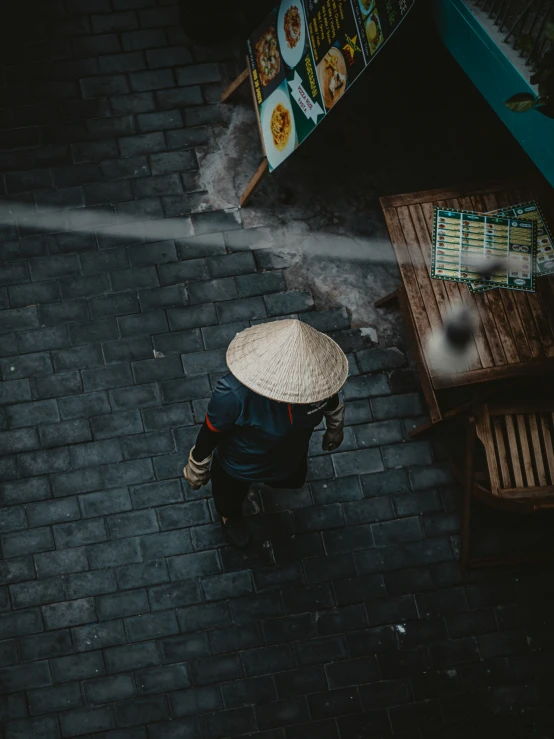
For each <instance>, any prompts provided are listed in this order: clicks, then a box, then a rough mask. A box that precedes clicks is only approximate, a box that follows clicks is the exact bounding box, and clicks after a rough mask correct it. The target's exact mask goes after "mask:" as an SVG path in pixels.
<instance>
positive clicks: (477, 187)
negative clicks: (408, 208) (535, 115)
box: [380, 180, 542, 208]
mask: <svg viewBox="0 0 554 739" xmlns="http://www.w3.org/2000/svg"><path fill="white" fill-rule="evenodd" d="M525 184H526V183H523V184H522V182H521V180H517V181H514V182H505V181H504V182H496V181H495V182H488V183H484V184H474V185H457V186H455V187H446V188H442V189H439V190H421V191H420V192H409V193H404V194H401V195H385V196H384V197H382V198H381V199H380V202H381V206H382V207H383V208H397V207H399V206H401V205H414V204H415V203H432V202H434V201H435V200H447V199H448V198H460V197H465V196H466V195H469V196H471V195H474V194H482V193H489V192H497V191H499V190H513V189H516V188H522V187H524V186H525ZM541 185H542V183H541V181H540V180H537V181H536V182H531V183H527V186H528V187H529V188H530V189H531V191H533V192H534V190H535V189H536V188H537V187H539V186H541Z"/></svg>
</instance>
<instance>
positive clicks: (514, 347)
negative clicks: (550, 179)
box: [381, 183, 554, 389]
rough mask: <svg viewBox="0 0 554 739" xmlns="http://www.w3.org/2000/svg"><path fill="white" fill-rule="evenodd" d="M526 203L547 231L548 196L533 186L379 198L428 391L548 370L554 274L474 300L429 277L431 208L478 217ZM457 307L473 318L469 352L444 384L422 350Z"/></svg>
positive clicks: (552, 219)
mask: <svg viewBox="0 0 554 739" xmlns="http://www.w3.org/2000/svg"><path fill="white" fill-rule="evenodd" d="M526 200H537V201H538V202H539V204H540V205H541V207H542V209H543V211H544V215H545V218H546V220H547V221H548V222H549V223H550V224H551V226H552V227H554V215H551V214H554V196H553V195H552V192H551V191H550V192H549V191H547V190H544V189H541V187H540V186H538V185H537V186H533V185H531V186H521V185H519V186H516V185H515V184H513V185H511V184H508V185H507V184H506V183H502V184H492V185H487V186H483V187H480V188H475V187H473V188H467V189H464V188H451V189H445V190H428V191H426V192H419V193H409V194H406V195H393V196H388V197H384V198H381V206H382V208H383V212H384V215H385V219H386V222H387V226H388V230H389V234H390V238H391V241H392V245H393V247H394V251H395V254H396V258H397V260H398V265H399V268H400V274H401V277H402V283H403V287H404V289H405V293H406V298H407V302H408V304H409V308H410V311H411V317H412V322H413V325H414V329H415V333H416V339H417V342H418V348H419V351H420V353H421V355H422V358H423V360H424V362H425V364H426V367H427V372H428V376H429V378H430V381H431V384H432V386H433V387H434V388H435V389H440V388H446V387H453V386H456V385H470V384H473V383H476V382H485V381H487V380H490V379H500V378H502V377H513V376H517V375H520V374H526V373H528V372H529V373H532V372H540V371H548V370H549V369H553V370H554V276H548V277H546V276H545V277H538V278H537V283H536V292H535V293H525V292H519V291H513V290H503V289H495V290H491V291H489V292H485V293H481V294H477V295H474V294H472V293H471V292H470V291H469V288H468V287H467V285H465V284H460V283H455V282H447V281H443V280H432V279H431V277H430V262H431V245H432V234H433V213H434V206H439V207H441V208H448V209H462V210H474V211H478V212H481V213H482V212H485V211H490V210H494V209H496V208H503V207H507V206H509V205H515V204H516V203H521V202H524V201H526ZM459 301H462V302H463V303H465V304H466V305H468V306H470V307H474V308H475V309H476V311H477V312H478V315H479V318H480V321H479V328H478V330H477V332H476V334H475V337H474V340H475V347H476V352H475V356H474V358H473V359H472V360H471V361H470V362H469V364H468V366H467V367H466V368H465V369H462V370H460V371H459V372H457V373H456V374H455V375H451V376H450V377H448V378H445V377H444V376H442V375H438V374H434V373H433V369H432V367H431V365H430V363H429V362H428V361H427V358H426V356H425V344H426V339H427V337H428V336H429V333H430V332H431V331H432V330H433V329H434V328H436V327H439V326H440V325H441V324H442V322H443V319H444V317H445V315H446V314H447V312H448V310H449V307H450V305H451V304H453V303H458V302H459Z"/></svg>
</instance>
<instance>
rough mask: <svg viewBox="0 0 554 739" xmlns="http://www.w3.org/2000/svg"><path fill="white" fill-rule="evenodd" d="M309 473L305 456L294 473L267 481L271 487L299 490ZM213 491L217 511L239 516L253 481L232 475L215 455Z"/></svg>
mask: <svg viewBox="0 0 554 739" xmlns="http://www.w3.org/2000/svg"><path fill="white" fill-rule="evenodd" d="M307 474H308V460H307V459H306V458H304V460H303V461H302V462H301V464H300V465H299V466H298V468H297V469H296V470H295V471H294V473H293V474H292V475H290V476H289V477H286V478H284V479H283V480H278V481H277V482H268V483H265V484H266V485H269V487H271V488H279V489H280V488H282V489H284V490H297V489H298V488H301V487H302V485H303V484H304V483H305V482H306V475H307ZM211 477H212V493H213V496H214V503H215V507H216V510H217V512H218V513H219V515H220V516H223V518H238V517H239V516H242V504H243V501H244V499H245V498H246V496H247V495H248V490H249V489H250V485H252V483H251V482H245V481H244V480H237V478H236V477H231V475H229V474H228V473H227V472H225V470H224V469H223V467H222V466H221V465H220V464H219V462H218V460H217V457H216V456H215V455H214V458H213V460H212V474H211Z"/></svg>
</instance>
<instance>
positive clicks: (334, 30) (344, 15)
mask: <svg viewBox="0 0 554 739" xmlns="http://www.w3.org/2000/svg"><path fill="white" fill-rule="evenodd" d="M414 1H415V0H281V3H280V4H279V6H278V7H277V8H275V9H274V10H273V12H272V13H271V14H270V15H269V17H268V18H267V19H266V21H265V22H264V23H263V24H262V25H261V26H260V27H259V28H258V29H257V30H256V32H255V33H254V34H253V35H252V36H251V38H250V39H249V40H248V56H249V63H250V70H251V74H252V82H253V86H254V92H255V98H256V104H257V106H258V114H259V118H260V126H261V131H262V138H263V144H264V149H265V153H266V156H267V159H268V163H269V168H270V170H273V169H275V168H276V167H277V166H279V164H281V162H283V161H284V160H285V159H286V158H287V157H288V156H290V154H292V152H293V151H294V149H295V148H296V147H297V146H299V145H300V144H301V143H302V142H303V141H304V139H306V138H307V137H308V136H309V134H310V133H311V132H312V131H313V130H314V128H315V127H316V126H317V125H318V124H319V123H321V121H322V120H323V118H324V117H325V115H326V114H327V113H328V112H329V110H330V109H331V108H332V107H333V106H334V105H335V104H336V103H337V102H338V101H339V100H340V98H341V97H342V96H343V95H344V93H345V92H346V91H347V90H348V88H349V87H350V85H351V84H352V83H353V82H354V81H355V80H356V78H357V77H358V76H359V74H360V73H361V72H362V71H363V70H364V69H365V67H366V66H367V65H368V64H369V63H370V62H371V60H372V58H373V56H374V55H375V54H376V53H377V52H378V51H379V50H380V49H381V47H382V46H383V45H384V43H385V42H386V41H387V40H388V38H389V37H390V36H391V34H392V33H393V32H394V31H395V30H396V28H397V27H398V24H399V23H400V22H401V21H402V19H403V18H404V16H405V14H406V13H407V12H408V10H409V9H410V8H411V6H412V5H413V3H414Z"/></svg>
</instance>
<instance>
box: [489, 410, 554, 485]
mask: <svg viewBox="0 0 554 739" xmlns="http://www.w3.org/2000/svg"><path fill="white" fill-rule="evenodd" d="M553 411H554V405H552V404H551V403H545V404H544V405H542V406H538V405H537V406H535V407H532V406H530V405H527V406H523V405H517V406H516V405H513V406H508V405H502V406H501V405H496V406H495V405H488V404H486V403H485V404H483V405H481V406H479V407H478V408H477V409H476V416H475V418H476V422H475V429H476V432H477V436H478V437H479V439H480V440H481V441H482V443H483V446H484V447H485V454H486V457H487V465H488V470H489V477H490V484H491V492H492V493H493V494H494V495H499V496H501V497H505V498H510V497H511V498H516V497H519V498H526V497H528V498H531V497H537V498H545V497H548V496H554V412H553Z"/></svg>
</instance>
